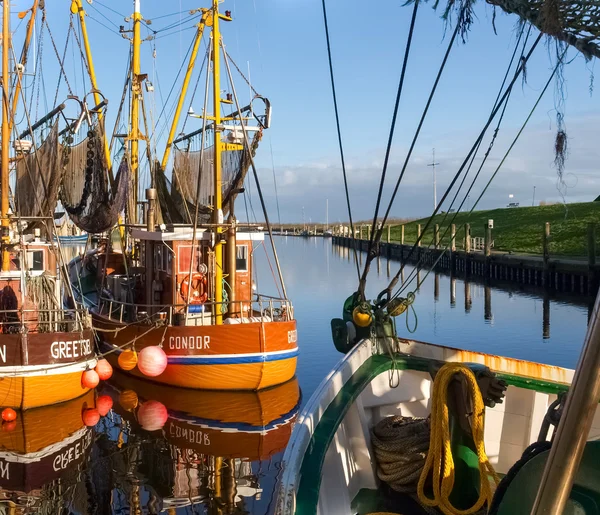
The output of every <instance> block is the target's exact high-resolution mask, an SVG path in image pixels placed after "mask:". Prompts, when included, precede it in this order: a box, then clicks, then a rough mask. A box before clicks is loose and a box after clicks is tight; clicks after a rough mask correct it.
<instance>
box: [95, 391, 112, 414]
mask: <svg viewBox="0 0 600 515" xmlns="http://www.w3.org/2000/svg"><path fill="white" fill-rule="evenodd" d="M112 406H113V400H112V398H111V397H110V395H101V396H100V397H98V398H97V399H96V409H97V410H98V413H100V416H102V417H105V416H106V415H107V414H108V412H109V411H110V409H111V408H112Z"/></svg>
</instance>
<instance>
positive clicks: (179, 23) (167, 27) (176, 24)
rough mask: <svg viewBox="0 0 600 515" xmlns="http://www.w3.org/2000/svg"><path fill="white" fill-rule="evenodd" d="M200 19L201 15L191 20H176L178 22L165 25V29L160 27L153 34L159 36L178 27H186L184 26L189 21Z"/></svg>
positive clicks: (196, 15) (194, 16)
mask: <svg viewBox="0 0 600 515" xmlns="http://www.w3.org/2000/svg"><path fill="white" fill-rule="evenodd" d="M201 17H202V14H195V15H193V16H192V17H191V18H186V19H185V20H178V21H176V22H173V23H171V24H169V25H166V26H165V27H162V28H160V29H156V30H154V31H153V32H154V33H155V34H159V33H161V32H165V31H168V30H176V29H179V28H180V27H182V26H183V25H186V24H188V23H190V22H191V21H195V20H197V19H198V18H201ZM163 35H164V34H163Z"/></svg>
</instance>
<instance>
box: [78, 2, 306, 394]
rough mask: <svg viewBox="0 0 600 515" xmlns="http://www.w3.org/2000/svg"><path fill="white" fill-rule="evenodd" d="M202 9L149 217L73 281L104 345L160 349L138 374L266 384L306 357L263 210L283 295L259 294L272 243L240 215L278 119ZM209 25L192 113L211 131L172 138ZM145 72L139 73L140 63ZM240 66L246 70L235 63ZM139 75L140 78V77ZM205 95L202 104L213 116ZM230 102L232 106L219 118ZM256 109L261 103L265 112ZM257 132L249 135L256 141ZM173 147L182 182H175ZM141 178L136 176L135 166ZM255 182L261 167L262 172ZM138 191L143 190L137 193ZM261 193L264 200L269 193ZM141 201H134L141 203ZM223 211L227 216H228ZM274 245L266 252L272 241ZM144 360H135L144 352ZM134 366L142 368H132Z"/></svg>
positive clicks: (135, 94) (248, 386) (215, 7)
mask: <svg viewBox="0 0 600 515" xmlns="http://www.w3.org/2000/svg"><path fill="white" fill-rule="evenodd" d="M134 6H135V14H134V16H133V18H132V23H133V34H134V37H133V56H134V57H133V59H132V61H131V62H132V63H133V66H134V68H133V69H132V77H133V78H134V80H133V81H132V83H131V85H130V87H131V98H132V106H131V112H132V116H131V122H132V125H131V128H130V134H129V136H128V141H129V145H130V149H129V150H130V152H131V159H130V162H131V163H132V164H133V166H134V168H135V164H136V163H137V162H138V156H137V152H138V141H137V140H138V139H139V127H138V124H139V120H138V117H139V116H140V115H139V113H140V109H143V105H141V95H140V91H141V89H142V87H141V84H140V83H136V81H137V80H138V79H137V78H138V77H143V75H141V74H140V70H139V59H138V56H139V52H140V44H141V42H140V38H139V32H140V30H141V29H140V25H141V23H142V22H141V19H142V16H141V13H140V2H139V1H136V2H134ZM196 13H201V15H202V16H201V21H200V23H199V24H198V28H197V32H196V35H195V40H194V43H193V45H194V47H193V48H194V51H193V52H192V53H191V56H190V61H189V63H188V68H187V72H186V75H185V78H184V81H183V85H182V88H181V95H180V98H179V101H178V104H177V109H176V112H175V116H174V118H173V121H172V126H171V131H170V135H169V138H168V141H167V144H166V149H165V153H164V155H163V158H162V161H161V163H160V166H157V167H155V168H154V169H153V170H152V174H153V185H154V186H155V187H153V188H149V189H147V191H146V197H147V199H146V210H145V213H144V217H145V223H144V224H140V223H139V222H140V220H139V219H138V216H137V215H138V210H137V207H134V208H131V209H128V211H127V215H128V224H127V226H126V229H127V231H126V234H125V240H126V241H127V242H128V244H127V245H128V246H127V247H126V248H125V252H123V248H124V247H123V245H121V246H120V248H119V246H117V245H113V242H112V241H107V242H106V244H105V246H104V247H102V248H101V249H100V251H96V250H94V251H91V252H90V253H88V254H87V255H86V256H84V257H83V258H77V259H75V260H74V261H73V262H72V263H71V266H70V271H71V279H72V281H74V283H75V284H76V285H77V286H78V287H79V286H80V287H81V289H80V294H81V299H80V301H81V302H82V303H83V304H85V305H86V306H89V307H90V310H91V312H92V317H93V325H94V327H95V328H96V329H97V330H98V332H99V333H98V334H99V338H100V345H101V351H102V352H103V353H108V354H107V358H108V359H109V360H111V362H112V363H113V364H115V365H116V364H117V363H118V360H119V358H120V356H121V355H122V354H123V353H124V352H128V353H130V352H135V356H137V355H138V354H139V356H140V360H142V353H146V354H145V355H149V352H146V351H147V350H148V349H150V350H152V352H153V356H154V357H155V359H156V360H159V361H161V362H164V363H166V367H164V366H163V367H162V368H161V370H160V371H159V372H158V373H152V374H148V373H147V372H148V370H147V368H148V367H146V370H144V368H145V367H144V366H143V363H142V361H143V360H142V361H140V363H139V366H138V367H137V368H134V369H133V370H131V373H132V374H134V375H137V376H139V377H142V376H143V375H144V374H145V375H146V376H151V378H152V380H154V381H156V382H159V383H163V384H168V385H173V386H180V387H186V388H199V389H221V390H259V389H262V388H268V387H270V386H273V385H277V384H281V383H284V382H286V381H289V380H290V379H291V378H292V377H293V376H294V374H295V370H296V360H297V355H298V345H297V333H296V321H295V320H294V311H293V306H292V303H291V302H290V300H289V299H288V298H287V294H286V291H285V286H284V283H283V276H282V273H281V270H280V268H279V262H278V259H277V254H276V252H275V250H274V249H275V247H274V243H273V237H272V231H271V227H270V224H269V222H268V216H267V214H266V210H265V211H264V216H265V219H266V223H267V228H268V233H269V239H270V242H271V248H272V249H273V256H274V259H275V265H276V268H277V271H278V276H277V277H275V278H274V279H275V282H276V285H277V288H278V290H279V291H280V292H281V293H280V294H279V296H276V297H275V296H267V295H263V294H260V293H257V292H255V283H254V280H253V277H254V258H255V253H256V251H257V250H258V249H259V248H260V247H261V246H264V239H265V233H264V232H263V228H262V227H261V226H260V225H258V224H254V225H252V224H247V225H243V224H240V223H239V222H238V221H237V220H236V218H235V214H234V203H235V200H236V197H237V196H238V195H239V194H240V193H243V191H244V190H243V188H242V186H243V183H244V178H245V176H246V173H247V171H248V169H250V168H252V169H253V172H256V170H255V167H254V161H253V156H254V153H255V152H256V149H257V147H258V144H259V142H260V139H261V137H262V133H263V130H264V129H267V128H268V127H269V124H270V118H271V107H270V103H269V101H268V100H267V99H266V98H264V97H261V96H260V95H258V94H256V95H255V96H254V97H253V98H252V100H251V102H250V103H249V104H248V105H246V106H244V107H241V106H240V103H239V100H238V96H237V93H236V90H235V87H234V81H233V78H232V75H231V66H230V63H232V61H231V58H230V57H229V56H228V54H227V53H226V52H225V51H224V47H223V44H222V39H221V34H220V29H219V24H220V23H222V22H229V21H231V17H230V14H228V13H229V11H227V12H226V13H225V14H223V13H221V12H219V2H218V1H217V0H214V1H213V2H212V6H211V7H210V8H203V9H198V10H194V11H192V14H196ZM205 31H206V32H210V41H212V42H216V43H215V45H213V46H212V47H211V48H210V49H209V52H208V54H207V55H209V59H208V62H209V63H211V66H209V69H208V70H207V72H206V73H207V76H206V98H207V99H208V96H210V94H211V92H210V91H209V89H210V88H209V83H210V81H212V84H211V88H212V97H213V98H212V101H213V110H212V113H211V114H210V115H208V114H206V115H194V114H193V109H190V111H189V113H188V114H189V115H190V116H192V115H193V116H194V117H196V118H201V119H202V120H203V126H202V128H200V129H197V130H195V131H193V132H191V133H189V134H186V135H183V136H179V137H178V138H175V135H176V134H177V128H178V123H179V117H180V113H181V110H182V106H183V103H184V101H185V98H186V93H187V87H188V84H189V81H190V78H191V75H192V73H193V70H194V64H195V59H196V53H197V49H198V47H199V45H200V42H201V40H202V37H203V33H204V32H205ZM222 64H224V65H225V66H224V68H225V71H226V72H227V74H228V78H229V82H230V84H231V86H230V87H231V88H232V90H231V93H228V94H227V95H226V96H225V97H223V98H222V97H221V95H222V93H221V86H220V82H219V80H220V73H222V72H220V71H219V70H220V67H221V66H222ZM136 67H137V68H136ZM238 70H239V69H238ZM140 80H141V79H140ZM207 102H208V100H206V103H205V110H204V111H203V113H204V112H206V113H208V111H207V108H206V106H207ZM222 104H224V105H231V106H232V110H233V111H232V112H231V113H229V114H222V112H221V111H222V106H221V105H222ZM259 105H264V114H262V115H260V114H258V113H259V112H260V107H259ZM249 134H250V135H251V136H249ZM172 152H174V154H175V157H174V160H173V161H174V164H173V166H174V169H173V178H172V180H171V181H169V180H168V179H167V178H166V175H165V170H166V168H167V166H168V164H169V156H170V155H171V153H172ZM131 173H132V174H133V177H134V178H135V177H137V176H138V174H137V171H136V169H133V170H132V172H131ZM254 175H255V178H257V175H256V173H254ZM135 191H137V187H136V188H135ZM261 198H262V197H261ZM132 205H133V206H137V201H136V199H133V204H132ZM225 216H227V218H226V219H225ZM265 248H266V247H265ZM135 359H137V358H135ZM134 365H135V363H134Z"/></svg>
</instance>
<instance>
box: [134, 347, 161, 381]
mask: <svg viewBox="0 0 600 515" xmlns="http://www.w3.org/2000/svg"><path fill="white" fill-rule="evenodd" d="M138 368H139V369H140V372H141V373H142V374H144V375H145V376H148V377H156V376H159V375H160V374H162V373H163V372H164V371H165V368H167V355H166V354H165V351H164V350H162V349H161V348H160V347H158V346H156V345H153V346H152V347H144V348H143V349H142V350H141V351H140V358H139V361H138Z"/></svg>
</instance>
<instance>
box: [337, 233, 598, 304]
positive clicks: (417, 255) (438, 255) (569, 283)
mask: <svg viewBox="0 0 600 515" xmlns="http://www.w3.org/2000/svg"><path fill="white" fill-rule="evenodd" d="M590 240H591V241H592V242H593V241H594V239H592V238H590ZM333 243H334V245H340V246H343V247H347V248H350V249H351V248H356V249H357V250H359V251H365V252H366V251H368V247H369V241H368V240H362V239H356V238H350V237H346V236H334V237H333ZM465 246H466V247H467V248H466V249H464V250H458V249H456V248H455V246H454V245H452V246H450V247H449V248H441V246H439V245H438V247H440V248H435V247H433V248H432V247H421V246H417V247H414V245H412V244H411V245H407V244H402V243H394V242H381V243H380V244H379V254H380V255H381V256H383V257H387V258H391V259H395V260H398V261H400V262H402V263H404V262H409V263H411V264H419V268H424V269H427V270H429V269H432V268H433V269H434V270H439V271H448V272H450V273H452V274H458V273H462V274H466V275H473V276H479V277H482V278H490V279H499V280H504V281H512V282H515V283H519V284H530V285H534V286H542V287H545V288H549V289H553V290H557V291H562V292H569V293H579V294H583V295H590V296H592V295H595V293H596V291H597V290H598V277H599V272H600V270H599V267H598V266H597V264H596V249H595V245H591V246H590V251H589V253H588V258H587V259H585V258H582V259H578V258H567V257H565V258H563V257H550V256H549V254H548V253H544V255H543V256H535V255H526V254H512V253H509V252H498V251H493V250H492V248H491V239H488V238H485V240H484V242H483V245H482V248H481V249H471V248H470V245H469V244H467V245H465ZM453 247H454V248H453ZM413 249H414V250H413Z"/></svg>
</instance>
